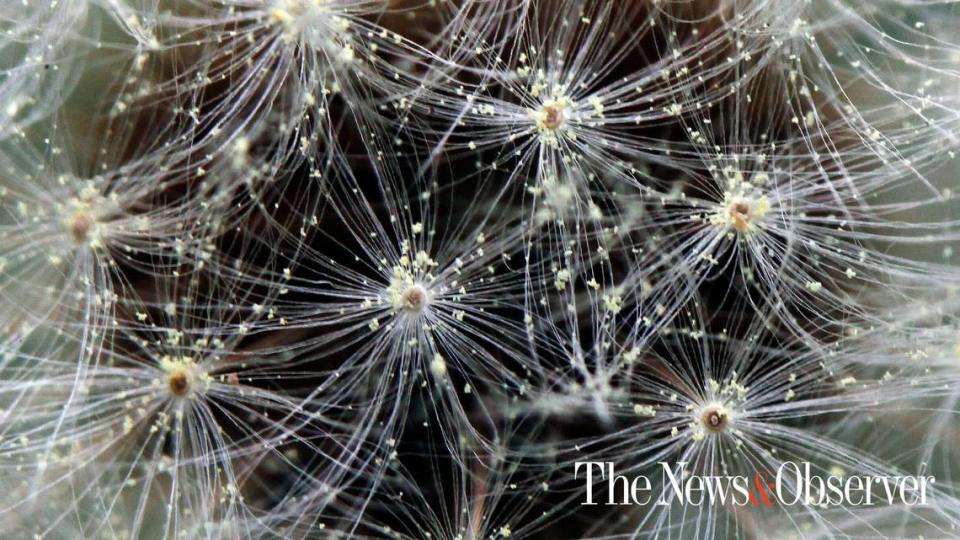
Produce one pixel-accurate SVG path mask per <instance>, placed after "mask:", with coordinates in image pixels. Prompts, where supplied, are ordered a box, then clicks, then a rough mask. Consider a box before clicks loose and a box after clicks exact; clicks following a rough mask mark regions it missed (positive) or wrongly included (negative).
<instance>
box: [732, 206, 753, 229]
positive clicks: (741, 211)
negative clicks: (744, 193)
mask: <svg viewBox="0 0 960 540" xmlns="http://www.w3.org/2000/svg"><path fill="white" fill-rule="evenodd" d="M750 213H751V212H750V205H749V204H747V203H746V202H744V201H737V202H735V203H733V204H731V205H730V218H731V219H732V220H733V228H734V229H736V230H738V231H740V232H744V231H746V230H747V229H748V228H749V227H750Z"/></svg>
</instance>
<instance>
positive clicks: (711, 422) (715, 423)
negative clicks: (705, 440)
mask: <svg viewBox="0 0 960 540" xmlns="http://www.w3.org/2000/svg"><path fill="white" fill-rule="evenodd" d="M700 419H701V421H702V423H703V427H705V428H707V429H708V430H710V431H712V432H714V433H719V432H721V431H723V430H725V429H726V428H727V425H728V424H729V423H730V417H729V415H728V414H727V411H725V410H724V409H723V407H720V406H719V405H710V406H709V407H707V408H705V409H704V410H703V412H702V413H701V416H700Z"/></svg>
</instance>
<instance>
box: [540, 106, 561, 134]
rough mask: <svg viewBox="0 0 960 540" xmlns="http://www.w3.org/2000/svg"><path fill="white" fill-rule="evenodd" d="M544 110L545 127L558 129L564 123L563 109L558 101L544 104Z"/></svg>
mask: <svg viewBox="0 0 960 540" xmlns="http://www.w3.org/2000/svg"><path fill="white" fill-rule="evenodd" d="M543 112H544V114H545V115H546V116H545V117H544V119H543V127H545V128H547V129H549V130H556V129H557V128H559V127H560V126H561V125H563V120H564V118H563V109H562V108H561V107H560V105H558V104H556V103H549V104H547V105H544V106H543Z"/></svg>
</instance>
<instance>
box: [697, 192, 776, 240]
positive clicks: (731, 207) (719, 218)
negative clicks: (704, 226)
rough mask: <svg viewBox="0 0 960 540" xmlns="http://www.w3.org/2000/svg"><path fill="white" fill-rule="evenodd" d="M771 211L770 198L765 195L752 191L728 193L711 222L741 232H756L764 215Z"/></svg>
mask: <svg viewBox="0 0 960 540" xmlns="http://www.w3.org/2000/svg"><path fill="white" fill-rule="evenodd" d="M769 212H770V200H769V199H767V197H766V196H765V195H757V194H752V193H749V192H748V193H743V192H740V193H736V194H734V193H727V194H726V195H724V198H723V202H721V203H720V207H719V208H718V209H717V211H716V213H715V214H714V215H713V216H712V217H711V223H713V224H714V225H717V226H720V227H723V228H724V229H728V230H729V229H733V230H735V231H737V232H738V233H741V234H748V233H751V232H754V231H755V230H756V229H757V227H758V226H759V224H760V223H761V221H762V219H763V217H764V216H766V215H767V213H769Z"/></svg>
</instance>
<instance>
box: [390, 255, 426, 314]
mask: <svg viewBox="0 0 960 540" xmlns="http://www.w3.org/2000/svg"><path fill="white" fill-rule="evenodd" d="M436 265H437V262H436V261H434V260H433V259H431V258H430V256H429V255H427V253H426V252H423V251H421V252H418V253H417V254H416V256H415V257H414V258H413V259H412V260H411V259H410V257H407V256H404V257H401V258H400V263H399V264H397V265H396V266H394V267H393V271H392V275H391V276H390V285H389V286H388V287H387V296H388V298H389V300H390V303H391V304H392V305H393V309H394V310H395V311H397V312H406V313H410V314H417V313H420V312H422V311H423V310H424V308H426V307H427V305H428V304H429V303H430V297H431V294H430V290H429V288H428V286H427V281H428V280H429V271H430V269H431V268H433V267H434V266H436Z"/></svg>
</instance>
